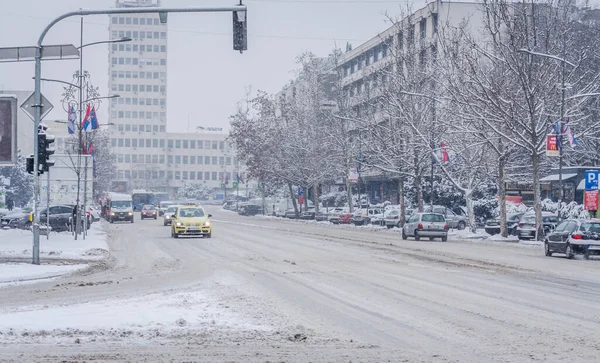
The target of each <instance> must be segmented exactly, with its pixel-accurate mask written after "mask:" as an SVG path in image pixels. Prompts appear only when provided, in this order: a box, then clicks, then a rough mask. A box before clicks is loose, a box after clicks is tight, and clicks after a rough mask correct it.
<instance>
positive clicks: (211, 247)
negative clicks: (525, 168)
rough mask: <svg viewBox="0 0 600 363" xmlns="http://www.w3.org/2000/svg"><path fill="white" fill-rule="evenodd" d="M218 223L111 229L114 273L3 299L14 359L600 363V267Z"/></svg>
mask: <svg viewBox="0 0 600 363" xmlns="http://www.w3.org/2000/svg"><path fill="white" fill-rule="evenodd" d="M210 212H211V213H213V214H214V215H215V216H214V218H213V220H214V223H213V225H214V229H213V238H212V239H187V238H184V239H177V240H175V239H171V238H170V233H169V229H168V228H167V227H163V226H162V223H161V221H154V220H150V221H143V222H142V221H136V223H135V224H122V225H119V224H115V225H110V226H106V228H107V230H108V233H109V245H110V248H111V253H112V255H113V257H112V258H111V259H109V260H108V261H104V262H102V263H99V264H98V265H97V266H96V267H95V268H90V269H86V270H85V271H83V272H80V273H75V274H74V275H71V276H68V277H65V278H61V279H59V280H54V281H48V282H42V283H39V284H35V285H22V286H8V287H5V288H3V289H0V361H14V362H20V361H23V359H24V357H26V358H27V360H28V361H67V362H69V361H83V360H100V361H124V360H125V361H140V360H147V361H162V360H169V359H174V360H175V361H202V362H222V361H236V362H266V361H285V362H308V361H329V362H348V361H352V362H382V361H392V362H399V361H409V362H419V361H422V362H438V361H439V362H448V361H469V362H496V361H497V362H522V361H526V360H527V361H528V360H540V361H577V362H595V361H597V359H598V356H597V354H598V353H597V352H598V351H599V350H600V343H599V340H598V339H596V337H598V336H600V309H599V308H598V306H600V260H597V259H596V260H590V261H585V260H566V259H564V258H562V257H553V258H547V257H544V256H543V250H542V248H541V247H540V246H522V245H519V244H515V243H502V242H485V241H457V240H456V239H454V240H452V239H451V240H450V241H449V242H446V243H442V242H437V241H436V242H429V241H426V242H423V241H421V242H415V241H401V240H400V238H399V235H398V233H397V232H394V231H389V230H385V229H380V230H372V229H368V228H353V227H349V226H330V225H323V224H315V223H302V222H297V221H285V220H275V219H265V218H243V217H239V216H237V215H236V214H233V213H228V212H224V211H218V210H216V209H213V210H210ZM23 354H24V355H23Z"/></svg>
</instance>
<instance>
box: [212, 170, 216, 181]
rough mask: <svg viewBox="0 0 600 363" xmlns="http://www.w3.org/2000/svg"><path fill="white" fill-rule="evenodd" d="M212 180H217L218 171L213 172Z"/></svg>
mask: <svg viewBox="0 0 600 363" xmlns="http://www.w3.org/2000/svg"><path fill="white" fill-rule="evenodd" d="M212 180H217V172H216V171H213V172H212Z"/></svg>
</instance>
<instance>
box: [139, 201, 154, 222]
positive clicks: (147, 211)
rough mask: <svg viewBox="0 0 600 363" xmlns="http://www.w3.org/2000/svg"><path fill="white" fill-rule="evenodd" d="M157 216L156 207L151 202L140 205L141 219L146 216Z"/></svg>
mask: <svg viewBox="0 0 600 363" xmlns="http://www.w3.org/2000/svg"><path fill="white" fill-rule="evenodd" d="M157 216H158V212H157V210H156V207H155V206H153V205H152V204H146V205H144V206H143V207H142V211H141V215H140V218H141V219H146V218H152V219H156V218H157Z"/></svg>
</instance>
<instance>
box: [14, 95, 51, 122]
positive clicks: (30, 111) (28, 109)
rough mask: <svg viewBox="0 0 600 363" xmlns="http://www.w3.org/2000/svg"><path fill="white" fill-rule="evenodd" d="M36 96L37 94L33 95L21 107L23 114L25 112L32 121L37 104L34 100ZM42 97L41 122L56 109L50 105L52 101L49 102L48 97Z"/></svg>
mask: <svg viewBox="0 0 600 363" xmlns="http://www.w3.org/2000/svg"><path fill="white" fill-rule="evenodd" d="M34 95H35V92H34V93H32V94H31V95H30V96H29V97H27V99H26V100H25V102H23V104H22V105H21V110H23V112H25V114H26V115H27V116H29V118H30V119H31V120H33V119H34V116H33V115H34V112H35V109H34V107H33V106H34V105H35V102H34V101H33V99H34ZM41 96H42V107H41V109H40V121H41V120H43V119H44V117H46V115H48V113H50V111H52V109H53V108H54V106H53V105H52V104H51V103H50V101H48V99H47V98H46V97H44V95H41Z"/></svg>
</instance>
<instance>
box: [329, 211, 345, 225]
mask: <svg viewBox="0 0 600 363" xmlns="http://www.w3.org/2000/svg"><path fill="white" fill-rule="evenodd" d="M347 212H348V208H343V207H336V208H333V209H330V210H329V213H328V214H327V220H328V221H329V222H332V223H333V220H334V219H335V220H337V219H339V217H340V214H342V213H347Z"/></svg>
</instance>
